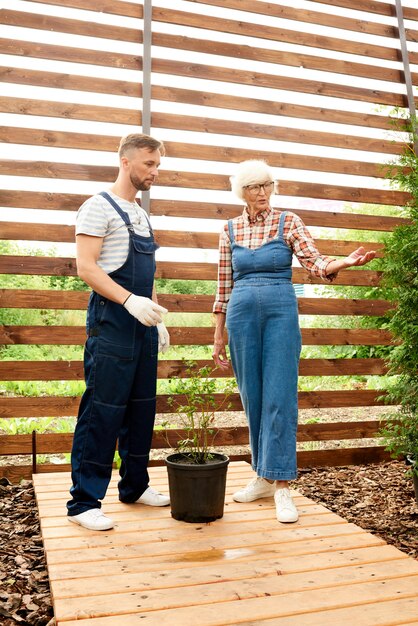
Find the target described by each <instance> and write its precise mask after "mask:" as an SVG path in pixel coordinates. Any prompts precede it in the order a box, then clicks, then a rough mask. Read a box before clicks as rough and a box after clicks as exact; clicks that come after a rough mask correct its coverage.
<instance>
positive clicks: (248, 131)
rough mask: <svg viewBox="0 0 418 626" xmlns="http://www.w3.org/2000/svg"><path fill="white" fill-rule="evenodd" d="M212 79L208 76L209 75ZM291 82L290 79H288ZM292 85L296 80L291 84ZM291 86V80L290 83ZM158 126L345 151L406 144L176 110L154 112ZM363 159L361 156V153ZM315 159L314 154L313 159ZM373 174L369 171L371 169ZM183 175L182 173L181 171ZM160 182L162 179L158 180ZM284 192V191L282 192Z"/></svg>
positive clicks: (395, 149)
mask: <svg viewBox="0 0 418 626" xmlns="http://www.w3.org/2000/svg"><path fill="white" fill-rule="evenodd" d="M186 69H187V68H185V67H183V68H181V69H180V68H179V73H180V72H181V71H182V72H183V74H185V73H186ZM207 78H208V79H209V78H210V77H209V76H208V77H207ZM286 80H287V81H288V79H286ZM292 84H293V83H292ZM287 85H288V83H287ZM151 121H152V125H153V126H155V128H164V129H165V128H169V129H174V130H188V131H195V132H199V133H208V134H212V133H214V134H217V135H232V136H239V137H253V136H254V137H257V138H258V139H269V140H272V141H286V142H291V143H299V144H310V145H319V146H329V147H333V148H342V149H344V150H360V151H363V150H364V151H367V152H376V153H382V154H390V155H392V154H401V153H402V151H403V150H404V149H405V146H404V145H403V144H401V143H400V142H395V141H393V140H392V141H389V140H386V139H380V138H379V139H377V138H369V137H359V136H358V135H350V134H349V133H344V132H343V133H341V134H337V133H330V132H324V131H312V130H306V129H303V128H291V127H289V126H286V125H283V126H279V125H278V124H254V123H250V122H234V121H232V120H223V119H212V118H210V117H203V116H202V117H198V116H190V115H178V114H175V113H158V112H154V113H153V114H152V116H151ZM360 158H361V156H360ZM310 160H311V161H312V157H311V159H310ZM369 174H370V172H369ZM182 175H183V173H182ZM158 182H160V181H158ZM281 193H284V192H283V191H281Z"/></svg>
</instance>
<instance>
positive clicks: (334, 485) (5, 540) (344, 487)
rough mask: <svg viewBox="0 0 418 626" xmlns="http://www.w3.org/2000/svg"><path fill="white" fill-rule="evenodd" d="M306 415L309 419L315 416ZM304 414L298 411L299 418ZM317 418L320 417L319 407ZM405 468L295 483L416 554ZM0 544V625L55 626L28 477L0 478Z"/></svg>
mask: <svg viewBox="0 0 418 626" xmlns="http://www.w3.org/2000/svg"><path fill="white" fill-rule="evenodd" d="M333 411H334V412H333ZM306 413H308V412H306ZM338 413H339V411H338V410H328V411H327V415H328V418H327V419H330V420H338V421H339V420H340V419H341V415H338ZM368 413H369V415H368V416H367V417H369V418H371V419H376V415H373V414H371V413H370V410H369V409H368ZM372 413H373V412H372ZM309 415H310V417H308V419H310V418H312V417H314V415H313V414H309ZM236 418H237V421H236V423H235V424H231V417H230V416H229V418H228V416H225V420H226V421H227V423H228V424H229V425H230V426H231V425H237V426H238V425H241V424H242V416H241V417H238V416H236ZM305 418H307V417H306V415H304V416H303V415H302V421H303V420H304V419H305ZM345 418H346V419H347V415H346V414H345ZM234 419H235V418H234ZM321 419H322V421H323V419H324V414H323V411H322V412H321ZM356 419H359V416H358V415H357V416H356ZM362 419H364V418H362ZM225 425H226V424H225ZM328 443H329V442H327V444H328ZM406 469H407V468H406V467H405V464H404V463H403V462H399V461H392V462H390V463H382V464H379V465H362V466H348V467H339V468H305V469H302V470H301V471H300V476H299V478H298V480H297V481H295V483H293V486H294V487H295V488H297V489H298V490H299V491H300V492H301V493H303V494H304V495H306V496H307V497H309V498H311V499H312V500H315V501H316V502H320V503H321V504H324V505H325V506H326V507H327V508H328V509H330V510H332V511H334V512H335V513H337V514H338V515H341V516H342V517H344V519H346V520H347V521H349V522H353V523H355V524H357V525H359V526H361V527H362V528H364V529H365V530H367V531H368V532H371V533H373V534H376V535H378V536H380V537H382V538H383V539H384V540H385V541H386V542H387V543H389V544H392V545H394V546H396V547H397V548H398V549H399V550H402V551H403V552H405V553H406V554H408V555H410V556H411V557H413V558H415V559H418V503H417V502H416V500H415V498H414V491H413V486H412V481H411V479H408V478H406V476H405V473H406ZM0 546H1V548H0V564H1V567H0V588H1V591H0V624H2V626H15V625H16V624H21V625H24V626H25V625H28V626H46V625H48V626H53V624H54V620H53V611H52V607H51V597H50V592H49V584H48V575H47V571H46V564H45V558H44V553H43V547H42V539H41V535H40V528H39V521H38V514H37V508H36V502H35V498H34V493H33V486H32V483H31V482H30V481H22V482H21V483H20V484H18V485H12V484H10V483H9V482H8V481H7V479H4V478H3V479H0Z"/></svg>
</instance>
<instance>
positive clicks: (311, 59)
mask: <svg viewBox="0 0 418 626" xmlns="http://www.w3.org/2000/svg"><path fill="white" fill-rule="evenodd" d="M241 2H242V0H238V3H241ZM221 4H222V3H221ZM259 4H260V6H261V5H263V7H264V10H266V5H264V3H259ZM252 5H253V6H256V5H254V4H253V3H252ZM242 8H244V7H242ZM257 9H258V10H257V12H259V13H263V9H261V10H260V7H258V6H257ZM280 12H281V13H282V12H284V13H287V12H291V13H296V14H298V15H301V16H304V15H305V16H306V15H308V12H307V11H294V10H292V9H290V8H289V7H281V8H280ZM266 14H269V15H271V11H267V13H266ZM313 15H315V16H319V17H321V16H322V19H323V20H325V21H328V20H330V19H331V21H332V22H333V23H334V22H336V21H338V22H341V23H343V24H348V25H355V27H354V28H352V30H353V29H354V30H356V31H357V30H358V29H359V27H360V28H361V31H362V32H371V31H372V32H374V34H379V35H381V36H385V37H386V36H389V37H394V36H397V33H396V32H394V30H395V29H394V28H393V27H392V26H388V25H385V24H378V23H375V24H373V23H371V22H360V21H359V20H350V19H347V18H338V17H336V16H328V15H327V14H325V13H316V14H313V13H312V12H309V17H310V18H312V16H313ZM2 21H3V23H4V24H8V25H11V26H18V27H22V28H36V29H39V30H47V31H48V32H51V31H52V32H62V33H69V34H76V35H85V36H90V37H101V38H104V39H115V40H118V41H131V42H135V43H137V42H141V41H142V32H141V31H140V30H139V29H134V28H125V27H120V26H112V25H107V24H106V25H104V24H98V23H97V22H92V23H91V22H86V21H81V20H74V19H67V18H61V17H53V16H49V15H36V14H33V13H26V12H23V11H13V10H8V9H4V10H3V13H2ZM311 21H312V20H310V22H311ZM153 45H155V46H161V47H166V48H169V49H173V48H176V49H182V50H188V51H190V52H200V53H202V52H203V53H204V52H206V53H208V54H216V55H221V56H224V57H238V58H245V59H251V60H255V61H261V62H266V63H275V64H281V65H291V66H295V67H305V68H306V69H315V70H320V71H326V72H333V73H338V74H350V75H354V76H362V77H364V78H374V79H376V80H386V81H391V82H402V81H403V73H402V72H401V71H400V70H396V69H390V68H385V67H379V66H375V65H364V64H360V63H352V62H349V61H339V60H338V59H333V62H332V63H329V60H328V59H326V58H324V57H321V56H313V55H306V54H305V55H303V54H295V53H291V52H280V51H277V50H268V49H266V48H258V47H256V46H251V47H250V46H242V45H239V44H230V43H224V42H214V41H205V40H202V39H193V38H191V37H184V36H178V35H169V34H165V33H158V32H153ZM413 80H414V81H417V80H418V76H416V75H413Z"/></svg>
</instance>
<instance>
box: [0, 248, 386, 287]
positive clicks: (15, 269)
mask: <svg viewBox="0 0 418 626" xmlns="http://www.w3.org/2000/svg"><path fill="white" fill-rule="evenodd" d="M0 274H23V275H28V274H29V275H30V274H34V275H38V276H76V275H77V268H76V261H75V259H74V258H62V257H56V258H52V257H28V256H13V255H3V256H1V257H0ZM155 276H156V278H175V279H179V280H197V279H199V280H216V278H217V265H216V264H215V263H193V264H189V263H171V262H168V261H160V262H159V263H158V266H157V271H156V274H155ZM381 277H382V272H374V271H372V270H342V271H341V272H339V274H338V276H337V277H336V278H335V279H334V282H333V283H332V284H333V285H358V286H365V287H366V286H377V285H378V284H379V283H380V280H381ZM292 280H293V282H294V283H303V284H311V285H314V284H323V281H322V280H321V279H320V278H316V277H315V276H313V275H311V274H308V273H307V272H306V271H305V270H302V269H299V268H293V270H292Z"/></svg>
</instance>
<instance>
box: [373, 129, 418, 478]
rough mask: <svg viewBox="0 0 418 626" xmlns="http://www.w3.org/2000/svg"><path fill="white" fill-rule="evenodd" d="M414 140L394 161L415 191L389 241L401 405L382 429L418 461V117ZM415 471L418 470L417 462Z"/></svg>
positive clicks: (399, 184) (394, 172)
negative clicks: (417, 145)
mask: <svg viewBox="0 0 418 626" xmlns="http://www.w3.org/2000/svg"><path fill="white" fill-rule="evenodd" d="M409 130H410V138H411V142H410V144H408V145H406V146H405V149H404V151H403V153H402V155H401V157H400V158H399V160H398V161H397V162H396V163H392V164H391V167H390V177H391V181H392V184H393V186H394V187H395V188H396V189H399V190H401V191H405V192H408V193H410V194H411V200H410V202H409V204H408V206H407V207H405V210H404V217H407V218H409V220H410V222H409V223H408V224H405V225H401V226H399V227H397V228H396V229H395V230H394V232H393V234H392V236H391V237H390V238H389V239H388V241H387V243H386V254H385V285H386V286H387V287H389V288H391V289H392V294H393V296H392V297H393V299H394V301H395V302H396V303H397V308H396V310H395V312H394V314H393V315H392V317H391V319H390V322H389V329H390V331H391V332H392V333H393V335H394V336H395V337H396V338H397V339H398V340H400V344H399V345H397V346H396V347H395V348H394V349H393V350H392V351H391V353H390V357H389V368H390V373H392V374H394V375H396V382H395V383H394V384H393V386H391V388H390V390H389V398H390V400H391V401H392V402H396V403H398V404H399V405H400V407H401V410H400V413H398V414H397V415H395V416H394V417H395V418H396V420H397V421H394V422H393V423H389V425H388V426H387V428H385V429H384V430H383V431H382V435H383V437H384V440H385V442H386V444H387V449H388V450H389V451H390V452H392V454H393V455H394V456H399V455H401V454H404V455H407V454H410V455H412V457H413V458H414V459H415V460H416V461H418V155H417V154H416V153H415V151H414V149H413V144H414V143H416V140H417V120H416V119H414V120H412V121H410V124H409ZM414 472H415V473H416V474H417V476H418V464H416V465H415V469H414Z"/></svg>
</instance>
